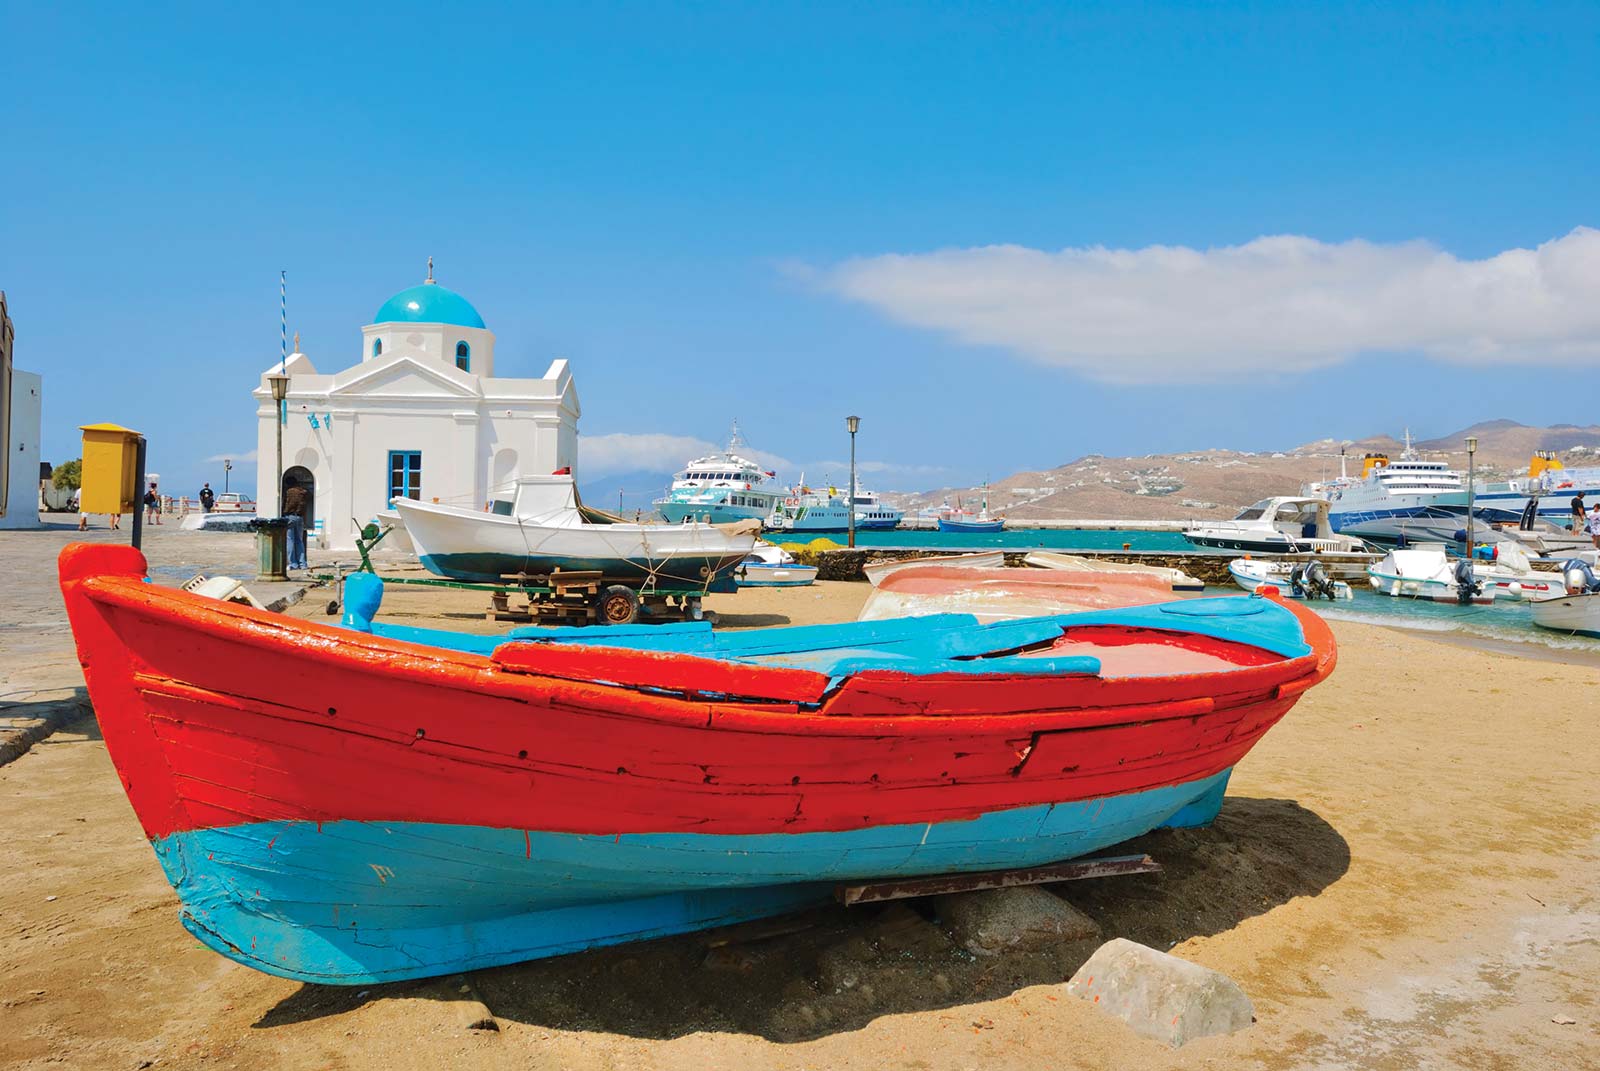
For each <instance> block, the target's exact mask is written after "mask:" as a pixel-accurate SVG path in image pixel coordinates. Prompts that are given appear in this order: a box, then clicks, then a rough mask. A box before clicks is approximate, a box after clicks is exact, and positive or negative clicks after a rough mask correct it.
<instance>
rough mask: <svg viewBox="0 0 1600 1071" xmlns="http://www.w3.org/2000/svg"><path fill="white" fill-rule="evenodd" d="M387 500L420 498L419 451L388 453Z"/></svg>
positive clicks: (420, 457) (420, 465) (420, 467)
mask: <svg viewBox="0 0 1600 1071" xmlns="http://www.w3.org/2000/svg"><path fill="white" fill-rule="evenodd" d="M389 498H415V499H421V498H422V451H421V450H390V451H389ZM388 500H389V499H387V498H386V499H384V501H385V502H387V501H388Z"/></svg>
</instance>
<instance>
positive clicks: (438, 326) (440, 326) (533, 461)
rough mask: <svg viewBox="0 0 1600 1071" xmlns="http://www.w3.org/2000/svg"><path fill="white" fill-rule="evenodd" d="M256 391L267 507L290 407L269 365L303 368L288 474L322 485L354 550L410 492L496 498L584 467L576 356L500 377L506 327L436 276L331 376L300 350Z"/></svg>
mask: <svg viewBox="0 0 1600 1071" xmlns="http://www.w3.org/2000/svg"><path fill="white" fill-rule="evenodd" d="M295 342H296V345H295V350H296V352H295V353H293V354H291V355H290V356H289V358H288V362H287V364H286V365H282V366H280V365H278V364H274V365H273V366H272V367H271V368H269V369H267V371H266V372H265V373H263V374H262V378H261V382H260V385H259V386H257V387H256V389H255V390H254V391H253V392H252V393H253V395H254V396H255V399H256V403H257V408H256V417H257V422H258V432H257V436H256V472H257V478H256V504H257V510H258V512H259V514H260V515H261V516H271V515H272V513H273V510H274V504H275V503H276V502H277V496H276V493H275V488H274V486H273V482H274V478H275V477H276V475H277V454H276V451H277V439H276V432H277V422H278V413H277V406H276V405H274V403H273V401H272V390H271V387H270V386H269V384H268V381H267V378H266V377H267V375H269V374H271V373H275V372H277V371H279V369H280V367H282V368H283V370H284V371H286V372H287V373H288V375H289V392H288V396H287V399H286V410H287V413H288V418H287V421H286V422H285V423H284V425H283V467H284V479H285V481H286V482H287V481H289V480H295V481H297V482H298V483H299V484H300V486H301V487H304V488H306V489H307V490H308V491H309V493H310V494H311V498H312V503H311V508H312V517H313V518H314V520H313V527H314V528H318V527H319V528H320V529H321V532H322V538H323V540H324V541H325V543H326V545H327V546H328V547H330V548H332V549H335V550H351V549H354V547H355V537H356V535H357V534H359V532H360V529H361V526H362V525H365V524H366V523H368V522H369V521H371V520H372V519H373V518H374V517H375V516H377V515H378V514H380V513H383V512H385V511H387V510H389V508H390V507H389V500H390V499H391V498H395V497H399V496H402V495H404V496H408V497H411V498H415V499H421V500H423V501H427V502H440V503H444V504H447V505H456V506H466V507H469V508H486V507H487V506H488V505H489V503H490V502H492V501H493V500H494V499H496V498H510V497H511V489H512V485H513V484H514V483H515V481H516V479H517V477H519V476H525V475H527V476H531V475H542V474H547V473H550V472H554V471H555V470H556V469H559V468H563V467H567V466H571V465H574V464H575V462H576V461H577V453H578V416H579V407H578V393H577V389H576V387H575V386H574V385H573V381H572V371H571V370H570V369H569V368H568V367H567V362H566V361H565V360H563V359H557V360H555V361H552V362H551V364H550V367H549V369H548V370H546V372H545V374H544V377H543V378H542V379H497V378H496V377H495V374H494V332H492V331H490V330H489V329H488V327H486V326H485V325H484V322H483V317H481V316H479V315H478V311H477V310H476V309H474V308H473V307H472V305H471V303H470V302H468V301H467V299H466V298H464V297H462V296H461V295H460V294H457V293H456V292H455V291H453V290H449V289H446V288H445V287H443V286H440V285H439V284H438V283H436V282H434V280H433V262H432V260H431V259H430V260H429V262H428V278H427V280H426V281H425V282H423V283H421V284H420V285H418V286H413V287H411V288H409V289H406V290H402V291H400V293H398V294H396V295H395V296H394V297H392V298H390V299H389V300H388V301H386V302H384V303H383V306H382V307H381V308H379V309H378V314H377V315H376V316H374V317H373V322H372V323H370V324H368V325H367V326H365V327H363V328H362V329H361V360H360V361H359V362H358V363H356V364H353V365H351V366H350V367H349V368H346V369H344V370H343V371H339V372H334V373H332V374H330V375H324V374H321V373H319V372H318V371H317V370H316V368H315V367H314V366H313V365H312V363H311V358H310V357H308V356H306V355H305V354H304V353H300V352H298V351H299V349H300V346H299V338H298V336H297V337H296V340H295Z"/></svg>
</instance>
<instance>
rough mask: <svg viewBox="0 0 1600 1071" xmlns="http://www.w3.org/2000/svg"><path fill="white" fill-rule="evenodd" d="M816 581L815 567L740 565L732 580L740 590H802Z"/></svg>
mask: <svg viewBox="0 0 1600 1071" xmlns="http://www.w3.org/2000/svg"><path fill="white" fill-rule="evenodd" d="M816 579H817V567H816V566H815V565H754V564H750V563H746V564H745V565H741V566H740V567H739V568H738V570H737V571H735V573H734V580H735V582H737V583H738V585H739V586H740V587H741V588H803V587H806V586H807V585H809V584H812V583H814V582H815V581H816Z"/></svg>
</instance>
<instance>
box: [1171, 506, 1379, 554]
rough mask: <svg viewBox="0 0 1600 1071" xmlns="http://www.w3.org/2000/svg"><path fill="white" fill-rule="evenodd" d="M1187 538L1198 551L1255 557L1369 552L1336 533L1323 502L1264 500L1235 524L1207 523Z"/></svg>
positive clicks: (1191, 530) (1187, 532)
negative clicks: (1207, 548) (1213, 549)
mask: <svg viewBox="0 0 1600 1071" xmlns="http://www.w3.org/2000/svg"><path fill="white" fill-rule="evenodd" d="M1183 538H1184V539H1186V540H1188V541H1189V542H1190V543H1193V544H1194V545H1195V546H1197V547H1213V548H1216V549H1218V550H1242V551H1247V552H1249V553H1252V554H1307V553H1313V554H1327V553H1330V552H1331V553H1348V552H1350V551H1359V550H1364V549H1366V545H1365V544H1364V543H1363V542H1362V541H1361V540H1359V539H1356V538H1354V537H1352V536H1345V535H1340V534H1339V533H1337V532H1335V531H1334V530H1333V525H1332V523H1331V522H1330V520H1329V516H1328V503H1327V502H1326V501H1325V500H1324V499H1320V498H1294V497H1283V498H1264V499H1262V500H1261V501H1260V502H1257V503H1256V504H1255V505H1253V506H1250V507H1248V508H1246V509H1245V510H1243V511H1242V512H1241V513H1240V514H1239V515H1238V516H1237V517H1235V518H1234V519H1233V520H1231V521H1203V522H1200V523H1198V524H1196V525H1195V526H1194V527H1192V528H1186V529H1184V532H1183Z"/></svg>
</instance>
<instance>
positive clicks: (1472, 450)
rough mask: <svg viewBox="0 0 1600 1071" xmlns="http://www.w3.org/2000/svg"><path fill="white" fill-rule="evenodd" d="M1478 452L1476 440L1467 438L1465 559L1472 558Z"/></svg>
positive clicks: (1469, 559) (1470, 437)
mask: <svg viewBox="0 0 1600 1071" xmlns="http://www.w3.org/2000/svg"><path fill="white" fill-rule="evenodd" d="M1477 453H1478V440H1477V439H1476V438H1475V437H1472V436H1469V437H1468V438H1467V560H1468V561H1471V560H1472V558H1473V551H1472V503H1473V489H1472V482H1473V474H1474V473H1475V472H1476V471H1477V467H1476V464H1475V462H1476V460H1477Z"/></svg>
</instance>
